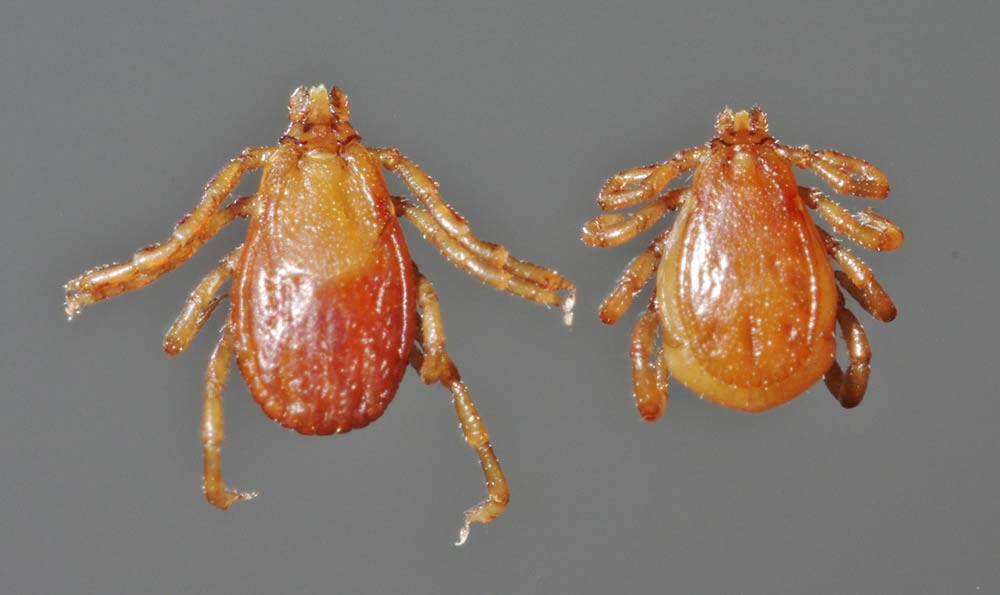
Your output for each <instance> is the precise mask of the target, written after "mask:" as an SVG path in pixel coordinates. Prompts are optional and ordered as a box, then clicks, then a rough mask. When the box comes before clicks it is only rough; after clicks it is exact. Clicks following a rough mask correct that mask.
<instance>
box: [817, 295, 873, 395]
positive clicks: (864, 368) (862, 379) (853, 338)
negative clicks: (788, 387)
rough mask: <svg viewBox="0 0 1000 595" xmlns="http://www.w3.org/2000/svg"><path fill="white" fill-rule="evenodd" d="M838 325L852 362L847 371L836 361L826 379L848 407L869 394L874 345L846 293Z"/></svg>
mask: <svg viewBox="0 0 1000 595" xmlns="http://www.w3.org/2000/svg"><path fill="white" fill-rule="evenodd" d="M837 325H838V326H839V327H840V332H841V336H842V337H843V338H844V341H846V342H847V353H848V357H849V358H850V360H851V364H850V365H849V366H848V367H847V372H846V373H845V372H844V371H843V370H841V368H840V364H838V363H837V362H836V361H834V362H833V365H832V366H830V369H829V370H827V372H826V376H825V378H824V380H825V381H826V387H827V388H828V389H830V392H831V393H832V394H833V396H834V397H836V398H837V400H838V401H840V404H841V405H842V406H844V408H846V409H850V408H851V407H856V406H857V405H858V403H860V402H861V399H862V398H864V396H865V389H866V388H867V387H868V374H869V372H870V371H871V366H870V365H869V362H871V359H872V352H871V348H870V347H869V346H868V337H867V336H866V335H865V329H864V328H863V327H862V326H861V323H860V322H858V319H857V318H855V317H854V314H852V313H851V311H850V310H848V309H847V308H846V307H844V296H843V295H841V296H840V310H839V311H838V312H837Z"/></svg>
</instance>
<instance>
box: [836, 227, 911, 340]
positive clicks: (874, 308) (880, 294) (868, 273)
mask: <svg viewBox="0 0 1000 595" xmlns="http://www.w3.org/2000/svg"><path fill="white" fill-rule="evenodd" d="M819 233H820V235H821V236H822V237H823V242H824V243H825V244H826V251H827V252H828V253H829V254H830V256H832V257H833V259H834V260H836V261H837V264H838V265H840V268H841V270H839V271H836V272H835V273H834V274H835V275H836V277H837V281H838V282H840V284H841V286H843V288H844V289H846V290H847V293H849V294H851V297H853V298H854V299H855V300H857V301H858V303H859V304H861V307H862V308H864V309H865V311H866V312H868V313H869V314H871V315H872V316H873V317H875V319H876V320H880V321H882V322H891V321H892V320H894V319H895V318H896V305H895V304H893V303H892V298H890V297H889V294H888V293H886V291H885V289H883V288H882V285H881V284H880V283H879V282H878V280H877V279H876V278H875V273H873V272H872V270H871V268H869V267H868V265H866V264H865V263H864V261H863V260H861V259H860V258H858V257H857V256H855V255H854V254H852V253H851V251H850V250H847V249H846V248H844V247H842V246H841V245H840V242H838V241H837V240H835V239H833V238H832V237H831V236H830V234H828V233H826V232H825V231H823V230H822V229H820V230H819Z"/></svg>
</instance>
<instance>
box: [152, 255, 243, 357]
mask: <svg viewBox="0 0 1000 595" xmlns="http://www.w3.org/2000/svg"><path fill="white" fill-rule="evenodd" d="M242 252H243V246H240V247H239V248H237V249H235V250H233V251H232V252H230V253H229V254H227V255H226V257H225V258H223V259H222V261H221V262H220V263H219V266H217V267H215V268H214V269H212V272H210V273H209V274H207V275H205V277H204V278H203V279H202V280H201V282H199V283H198V286H197V287H195V288H194V291H192V292H191V295H189V296H188V299H187V301H185V302H184V309H183V310H181V313H180V315H178V316H177V320H175V321H174V323H173V324H172V325H170V330H168V331H167V334H166V336H165V337H163V350H164V351H166V352H167V353H168V354H169V355H177V354H178V353H181V352H182V351H184V350H185V349H187V348H188V345H190V344H191V341H192V340H193V339H194V337H195V335H197V334H198V333H199V332H200V331H201V329H202V327H203V326H204V325H205V323H206V322H207V321H208V319H209V317H210V316H212V313H213V312H215V308H216V307H217V306H218V305H219V303H220V302H222V300H223V298H224V297H225V296H224V295H216V294H217V293H218V292H219V288H220V287H222V284H223V283H225V282H226V281H227V280H228V279H229V278H230V277H232V276H233V272H234V271H235V270H236V265H237V263H239V260H240V254H241V253H242Z"/></svg>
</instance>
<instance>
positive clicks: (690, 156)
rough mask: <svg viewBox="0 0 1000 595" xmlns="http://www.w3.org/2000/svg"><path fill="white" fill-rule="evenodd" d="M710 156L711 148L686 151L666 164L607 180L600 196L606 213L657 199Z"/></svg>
mask: <svg viewBox="0 0 1000 595" xmlns="http://www.w3.org/2000/svg"><path fill="white" fill-rule="evenodd" d="M708 154H709V148H708V147H695V148H692V149H685V150H683V151H681V152H680V153H677V154H676V155H674V158H673V159H670V160H669V161H664V162H663V163H654V164H652V165H644V166H642V167H636V168H633V169H627V170H625V171H623V172H621V173H618V174H615V175H613V176H611V177H610V178H608V181H607V182H605V183H604V186H602V187H601V191H600V193H599V194H598V195H597V204H598V205H599V206H600V207H601V209H602V210H605V211H617V210H618V209H624V208H625V207H629V206H632V205H636V204H639V203H641V202H645V201H647V200H649V199H651V198H653V197H654V196H656V195H657V194H658V193H659V192H660V191H661V190H663V188H664V187H666V185H667V184H669V183H670V181H671V180H673V179H674V178H676V177H677V176H679V175H680V174H682V173H684V172H686V171H688V170H691V169H694V168H695V167H697V166H698V164H699V163H701V161H702V160H703V159H704V158H705V157H706V156H707V155H708Z"/></svg>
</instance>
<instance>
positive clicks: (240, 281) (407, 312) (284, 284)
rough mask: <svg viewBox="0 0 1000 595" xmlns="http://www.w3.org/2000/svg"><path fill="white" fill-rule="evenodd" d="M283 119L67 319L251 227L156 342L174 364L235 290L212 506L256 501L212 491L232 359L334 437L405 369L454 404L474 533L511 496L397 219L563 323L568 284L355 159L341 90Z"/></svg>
mask: <svg viewBox="0 0 1000 595" xmlns="http://www.w3.org/2000/svg"><path fill="white" fill-rule="evenodd" d="M288 107H289V119H290V120H291V125H290V126H289V128H288V131H287V132H286V133H285V135H284V136H282V137H281V141H280V143H279V144H278V146H276V147H263V148H253V149H246V150H245V151H243V153H241V154H240V155H239V156H238V157H236V158H235V159H233V160H232V161H231V162H230V163H229V164H228V165H226V166H225V167H224V168H223V169H222V170H221V171H220V172H219V173H218V174H217V175H216V176H215V177H214V178H213V179H212V180H211V181H210V182H209V183H208V186H207V187H206V188H205V192H204V195H203V196H202V199H201V202H200V203H199V204H198V205H197V206H196V207H195V208H194V209H193V210H192V211H191V212H190V213H188V214H187V215H186V216H185V217H183V218H182V219H181V220H180V222H179V223H178V224H177V226H176V227H175V228H174V232H173V234H172V235H171V237H170V239H169V240H167V241H165V242H163V243H161V244H157V245H154V246H150V247H148V248H143V249H142V250H140V251H139V252H137V253H136V254H135V256H134V257H133V258H132V259H131V260H129V261H128V262H125V263H122V264H112V265H107V266H104V267H101V268H98V269H95V270H92V271H90V272H88V273H86V274H84V275H81V276H80V277H78V278H76V279H73V280H72V281H70V282H69V283H67V284H66V312H67V314H68V315H69V316H70V317H71V318H72V316H73V315H74V314H75V313H76V312H77V311H78V310H79V309H80V308H81V307H83V306H85V305H88V304H92V303H94V302H97V301H100V300H103V299H106V298H109V297H113V296H116V295H118V294H120V293H123V292H126V291H132V290H135V289H139V288H140V287H143V286H145V285H147V284H149V283H152V282H153V281H155V280H156V279H158V278H160V277H161V276H163V275H164V274H166V273H168V272H170V271H171V270H173V269H175V268H176V267H178V266H180V265H181V264H183V263H184V262H185V261H186V260H188V259H189V258H191V256H193V255H194V253H195V252H197V251H198V249H199V248H201V246H202V245H203V244H204V243H205V242H207V241H208V240H209V239H210V238H211V237H212V236H214V235H215V234H216V233H217V232H218V231H219V230H220V229H221V228H222V227H224V226H225V225H227V224H228V223H230V222H232V221H233V220H234V219H236V218H238V217H243V218H249V220H250V223H249V228H248V232H247V237H246V241H245V242H244V244H243V245H241V246H239V247H237V248H236V249H235V250H233V251H232V252H230V253H229V254H228V255H227V256H226V257H225V258H223V259H222V262H221V263H220V264H219V266H218V267H217V268H216V269H215V270H213V271H212V272H211V273H209V274H208V276H206V277H205V278H204V280H202V281H201V283H199V284H198V286H197V287H196V288H195V290H194V291H193V292H192V293H191V295H190V297H189V298H188V300H187V303H186V304H185V305H184V308H183V310H182V311H181V314H180V316H179V317H178V318H177V320H176V321H175V322H174V324H173V326H172V327H171V328H170V330H169V331H168V332H167V336H166V337H165V338H164V340H163V348H164V349H165V350H166V351H167V353H168V354H170V355H176V354H178V353H180V352H182V351H184V350H185V349H186V348H187V346H188V345H189V344H190V343H191V340H192V339H193V338H194V336H195V335H196V334H197V333H198V331H199V330H201V328H202V326H203V325H204V324H205V322H206V321H207V320H208V318H209V316H211V314H212V312H213V311H214V310H215V308H216V307H217V306H218V305H219V303H220V302H221V301H222V299H223V298H224V297H225V295H224V294H221V293H220V290H221V288H222V286H223V285H224V284H225V283H226V281H227V280H229V279H232V285H231V287H230V289H229V291H228V296H229V297H230V298H231V300H232V308H231V309H230V311H229V313H228V315H227V317H226V321H225V323H224V328H223V333H222V337H221V339H220V340H219V342H218V344H217V345H216V348H215V351H214V352H213V354H212V356H211V360H210V362H209V365H208V370H207V372H206V376H205V395H204V407H203V421H202V434H201V439H202V446H203V450H204V491H205V496H206V498H207V499H208V501H209V502H210V503H212V505H214V506H216V507H218V508H223V509H225V508H229V506H230V505H232V503H233V502H235V501H237V500H246V499H249V498H251V497H253V496H254V494H253V493H248V492H238V491H234V490H230V489H226V487H225V484H224V483H223V480H222V469H221V463H220V456H219V448H220V446H221V445H222V440H223V430H222V426H223V424H222V388H223V386H224V384H225V382H226V376H227V371H228V367H229V360H230V356H232V355H235V356H236V360H237V362H238V364H239V368H240V371H241V372H242V374H243V378H244V379H245V380H246V383H247V386H248V387H249V389H250V392H251V394H252V395H253V397H254V399H255V400H256V401H257V402H258V403H259V404H260V406H261V407H262V408H263V410H264V412H265V413H266V414H267V415H268V416H269V417H270V418H271V419H273V420H274V421H276V422H278V423H280V424H281V425H283V426H285V427H288V428H291V429H294V430H296V431H298V432H300V433H302V434H333V433H343V432H347V431H350V430H352V429H356V428H361V427H364V426H366V425H368V424H369V423H371V422H372V421H375V420H376V419H378V418H379V417H380V416H381V415H382V413H383V412H384V411H385V408H386V407H387V406H388V405H389V402H390V401H391V400H392V398H393V396H394V395H395V394H396V390H397V388H398V387H399V383H400V380H401V379H402V376H403V373H404V372H405V370H406V366H407V364H410V365H412V366H413V367H414V368H415V369H416V370H417V371H418V372H419V374H420V378H421V379H422V380H423V381H424V382H426V383H441V384H442V385H443V386H444V387H446V388H447V389H448V390H449V391H450V392H451V395H452V401H453V403H454V406H455V411H456V413H457V414H458V419H459V424H460V426H461V428H462V431H463V433H464V434H465V440H466V442H467V443H468V445H469V446H470V447H471V448H473V449H474V450H475V451H476V454H477V455H478V456H479V460H480V463H481V466H482V470H483V474H484V475H485V478H486V486H487V489H488V497H487V499H486V500H484V501H483V502H481V503H480V504H478V505H476V506H475V507H473V508H471V509H469V510H468V511H466V513H465V523H464V525H463V527H462V530H461V532H460V535H459V543H462V542H464V541H465V539H466V538H467V537H468V533H469V526H470V524H471V523H474V522H478V523H489V522H490V521H492V520H493V519H495V518H496V517H497V516H499V515H500V513H501V512H503V510H504V508H505V507H506V505H507V501H508V497H509V492H508V489H507V483H506V480H505V479H504V475H503V472H502V470H501V469H500V464H499V463H498V462H497V458H496V456H495V455H494V454H493V448H492V446H491V444H490V438H489V434H488V433H487V431H486V426H485V425H484V424H483V422H482V420H481V419H480V417H479V415H478V413H477V412H476V407H475V405H474V404H473V403H472V399H471V397H470V395H469V392H468V390H467V389H466V387H465V384H464V383H463V382H462V380H461V377H460V376H459V373H458V369H457V368H456V367H455V365H454V363H453V362H452V360H451V357H450V356H449V354H448V352H447V350H446V349H445V335H444V329H443V327H442V323H441V314H440V310H439V305H438V297H437V294H436V293H435V291H434V287H433V286H432V285H431V283H430V281H429V280H428V279H427V278H426V277H424V276H423V275H421V274H420V271H419V270H418V269H417V267H416V266H415V265H414V263H413V262H412V261H411V260H410V254H409V250H408V249H407V246H406V241H405V239H404V237H403V233H402V230H401V229H400V226H399V223H398V221H397V217H405V218H406V219H408V220H409V221H410V222H411V223H413V225H414V226H416V228H417V229H418V230H419V231H420V233H421V234H423V236H424V237H425V238H426V239H427V240H428V241H430V242H431V243H432V244H433V245H434V246H435V247H437V248H438V250H440V251H441V253H442V254H444V256H445V257H446V258H447V259H448V260H450V261H451V262H452V263H453V264H455V265H456V266H458V267H459V268H461V269H463V270H465V271H466V272H468V273H469V274H471V275H472V276H473V277H475V278H477V279H479V280H481V281H483V282H484V283H486V284H488V285H490V286H492V287H494V288H496V289H499V290H502V291H507V292H510V293H512V294H514V295H517V296H520V297H523V298H525V299H528V300H531V301H533V302H537V303H540V304H545V305H548V306H558V307H561V308H562V309H563V312H564V318H565V321H566V323H567V324H569V323H570V321H571V320H572V318H571V316H572V308H573V295H574V287H573V284H572V283H571V282H570V281H569V280H568V279H566V278H564V277H562V276H560V275H559V274H558V273H556V272H555V271H552V270H549V269H546V268H542V267H540V266H537V265H534V264H530V263H527V262H524V261H521V260H518V259H516V258H514V257H513V256H510V254H509V253H508V252H507V250H506V249H505V248H504V247H503V246H500V245H498V244H492V243H489V242H484V241H482V240H480V239H478V238H477V237H476V236H475V235H473V234H472V232H471V231H470V230H469V227H468V225H467V223H466V221H465V219H463V218H462V217H461V216H460V215H458V214H457V213H456V212H455V211H454V210H453V209H452V208H451V207H450V206H448V205H447V204H445V202H444V201H443V200H442V198H441V196H440V194H439V193H438V188H437V184H436V183H434V182H433V181H432V180H431V179H430V177H428V176H427V174H425V173H424V172H423V171H422V170H421V169H420V168H419V167H418V166H417V165H416V164H414V163H413V162H412V161H410V160H409V159H408V158H407V157H405V156H403V155H402V154H400V152H399V151H397V150H396V149H375V148H369V147H365V146H364V145H363V144H362V143H361V137H360V136H358V134H357V132H356V131H355V130H354V128H353V127H352V126H351V124H350V122H349V119H350V112H349V108H348V103H347V96H346V95H345V94H344V93H343V91H341V90H340V89H338V88H336V87H334V88H333V89H332V90H331V91H330V92H329V93H327V91H326V88H325V87H323V86H318V87H312V88H305V87H300V88H299V89H297V90H296V91H295V93H294V94H293V95H292V96H291V99H290V101H289V106H288ZM258 168H263V173H262V175H261V181H260V186H259V189H258V190H257V192H256V193H254V194H252V195H249V196H243V197H239V198H235V199H234V200H232V201H231V202H229V203H228V204H227V205H226V206H223V202H225V200H226V198H227V197H228V196H229V195H230V193H231V192H232V191H233V189H234V188H235V187H236V185H237V184H238V182H239V180H240V177H241V176H243V175H244V174H246V173H247V172H250V171H252V170H255V169H258ZM381 168H385V169H387V170H389V171H391V172H393V173H395V174H397V175H399V176H400V177H401V178H402V179H403V181H404V182H405V183H406V185H407V186H408V187H409V189H410V191H411V192H412V193H413V195H414V196H415V197H416V199H417V201H418V202H419V203H420V204H419V205H417V204H414V203H411V202H410V201H408V200H407V199H405V198H400V197H395V196H391V195H390V194H389V191H388V190H387V189H386V185H385V180H384V179H383V177H382V172H381ZM414 343H416V345H414Z"/></svg>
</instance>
